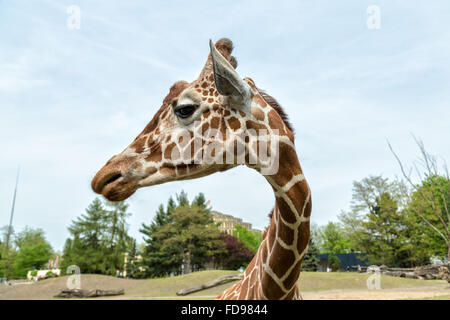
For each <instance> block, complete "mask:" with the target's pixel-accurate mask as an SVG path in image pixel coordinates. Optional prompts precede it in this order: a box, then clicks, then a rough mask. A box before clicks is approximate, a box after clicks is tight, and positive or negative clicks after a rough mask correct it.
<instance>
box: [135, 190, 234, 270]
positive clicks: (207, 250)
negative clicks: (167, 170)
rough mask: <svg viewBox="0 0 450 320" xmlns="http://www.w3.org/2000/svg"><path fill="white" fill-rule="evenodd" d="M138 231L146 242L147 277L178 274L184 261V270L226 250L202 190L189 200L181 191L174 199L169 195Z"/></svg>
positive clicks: (209, 259) (202, 264)
mask: <svg viewBox="0 0 450 320" xmlns="http://www.w3.org/2000/svg"><path fill="white" fill-rule="evenodd" d="M140 232H142V233H143V234H144V241H145V243H146V248H145V251H144V253H143V256H144V257H143V266H144V267H145V269H146V272H147V275H148V276H150V277H161V276H166V275H170V274H179V273H180V272H181V266H182V265H183V263H184V264H185V265H186V268H187V270H186V271H187V272H190V271H191V270H192V269H193V268H194V267H195V268H197V269H198V268H202V267H204V265H205V263H207V262H210V261H211V260H212V259H213V257H214V256H215V255H217V254H219V253H220V252H223V251H224V250H225V249H224V244H223V242H222V241H220V239H219V237H220V232H219V229H218V227H217V226H216V225H214V224H213V220H212V215H211V213H210V210H209V209H208V208H207V207H206V203H205V198H204V195H203V194H199V195H198V196H197V197H195V199H194V200H193V202H192V203H189V200H188V198H187V194H186V193H185V192H184V191H182V192H181V193H180V194H178V195H177V196H176V201H174V200H173V199H172V198H170V199H169V202H168V204H167V207H166V209H165V208H164V206H163V205H161V206H160V207H159V209H158V211H157V213H156V216H155V218H154V219H153V221H152V223H151V224H150V225H145V224H142V228H141V230H140Z"/></svg>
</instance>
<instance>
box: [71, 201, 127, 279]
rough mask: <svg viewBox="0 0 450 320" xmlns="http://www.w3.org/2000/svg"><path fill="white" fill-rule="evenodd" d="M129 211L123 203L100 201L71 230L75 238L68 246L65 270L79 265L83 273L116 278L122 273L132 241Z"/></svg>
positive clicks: (73, 222) (74, 223)
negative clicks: (128, 222)
mask: <svg viewBox="0 0 450 320" xmlns="http://www.w3.org/2000/svg"><path fill="white" fill-rule="evenodd" d="M127 210H128V205H127V204H125V203H123V202H114V203H112V202H106V203H105V205H103V203H102V202H101V201H100V200H99V199H98V198H96V199H95V200H94V201H93V202H92V203H91V204H90V205H89V206H88V208H87V209H86V213H85V214H82V215H81V216H80V217H78V218H77V219H76V220H75V221H72V224H71V225H70V227H69V228H68V230H69V233H70V234H71V236H72V237H71V238H68V239H67V240H66V243H65V246H64V252H63V263H62V268H63V271H64V270H66V269H67V267H68V266H70V265H77V266H78V267H80V271H81V272H82V273H100V274H109V275H116V272H117V270H122V269H123V264H124V253H125V252H127V250H128V247H129V245H130V239H131V237H130V236H129V235H128V224H127V222H126V219H127V218H128V217H129V216H130V215H131V214H130V213H128V212H127Z"/></svg>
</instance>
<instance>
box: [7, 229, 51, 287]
mask: <svg viewBox="0 0 450 320" xmlns="http://www.w3.org/2000/svg"><path fill="white" fill-rule="evenodd" d="M14 243H15V246H16V247H17V254H16V256H15V260H14V271H13V276H14V277H19V278H23V277H25V276H26V275H27V273H28V271H29V270H30V269H31V268H35V269H37V270H39V269H42V268H44V266H45V264H46V263H47V262H48V260H49V259H50V258H51V257H52V254H53V251H52V247H51V245H50V244H49V243H48V241H47V240H46V238H45V233H44V231H43V230H42V229H31V228H28V227H26V228H25V229H24V230H23V231H22V232H20V233H19V234H18V235H17V236H16V238H15V241H14Z"/></svg>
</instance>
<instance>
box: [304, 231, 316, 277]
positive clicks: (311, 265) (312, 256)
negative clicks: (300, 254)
mask: <svg viewBox="0 0 450 320" xmlns="http://www.w3.org/2000/svg"><path fill="white" fill-rule="evenodd" d="M318 254H319V248H318V247H317V245H316V241H315V239H314V237H313V236H311V237H310V239H309V246H308V252H307V253H306V255H305V258H304V259H303V263H302V270H303V271H317V270H318V269H319V257H318V256H317V255H318Z"/></svg>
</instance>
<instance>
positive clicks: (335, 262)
mask: <svg viewBox="0 0 450 320" xmlns="http://www.w3.org/2000/svg"><path fill="white" fill-rule="evenodd" d="M328 266H329V267H330V268H331V270H332V271H339V269H341V260H339V258H338V257H337V256H336V255H335V254H334V253H331V254H329V255H328Z"/></svg>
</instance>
